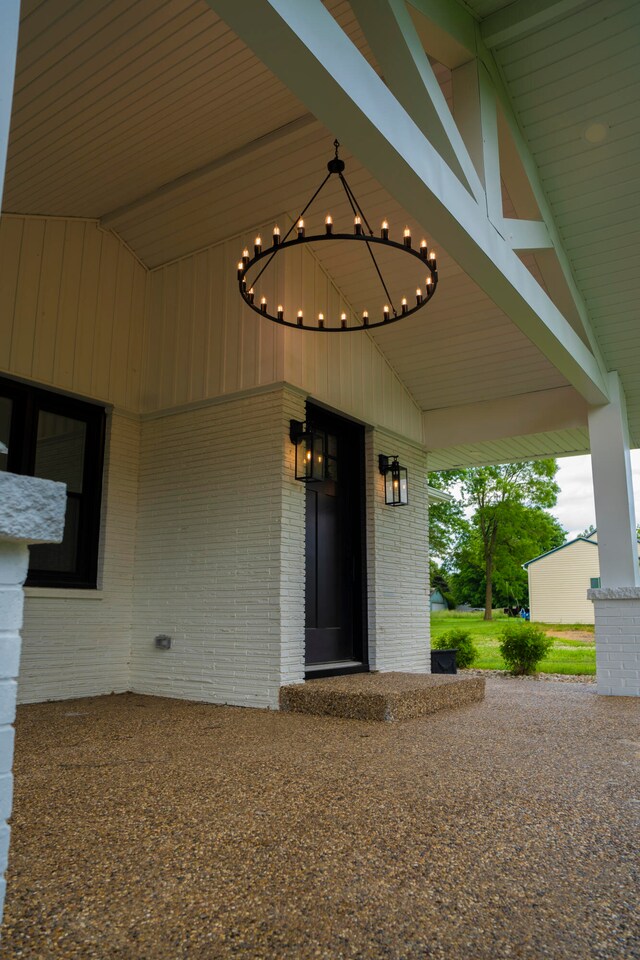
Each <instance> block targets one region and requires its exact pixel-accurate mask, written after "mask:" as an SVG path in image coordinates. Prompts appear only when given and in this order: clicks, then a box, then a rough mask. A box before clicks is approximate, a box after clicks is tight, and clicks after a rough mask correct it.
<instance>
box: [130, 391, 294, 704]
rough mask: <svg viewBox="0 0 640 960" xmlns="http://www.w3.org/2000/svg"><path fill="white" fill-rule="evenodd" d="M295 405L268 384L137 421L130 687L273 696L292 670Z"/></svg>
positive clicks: (245, 697) (255, 698)
mask: <svg viewBox="0 0 640 960" xmlns="http://www.w3.org/2000/svg"><path fill="white" fill-rule="evenodd" d="M299 413H300V403H296V401H295V395H291V396H290V395H287V394H286V393H285V391H283V390H282V389H278V390H276V391H273V392H269V393H263V394H259V395H253V396H247V397H245V398H241V399H238V400H232V401H229V402H226V403H219V404H214V405H212V406H207V407H203V408H200V409H197V410H191V411H188V412H184V413H177V414H175V415H172V416H166V417H161V418H159V419H153V420H149V421H146V422H144V423H143V427H142V445H141V461H140V506H139V517H138V542H137V550H136V574H135V588H134V628H133V645H132V654H131V688H132V689H133V690H136V691H139V692H144V693H154V694H160V695H163V696H171V697H185V698H188V699H194V700H207V701H212V702H216V703H232V704H239V705H246V706H256V707H257V706H259V707H277V703H278V691H279V688H280V684H281V682H282V680H283V676H282V670H283V663H284V664H285V667H284V669H285V677H284V679H285V680H294V679H299V678H300V673H301V669H302V663H301V649H302V646H301V644H302V637H303V628H304V621H303V608H302V609H301V608H300V606H299V598H300V588H299V584H298V582H297V581H298V580H300V579H302V577H303V572H302V571H303V563H304V544H303V541H302V537H303V536H304V532H303V531H304V523H303V522H302V520H303V513H302V509H303V500H302V496H303V493H304V491H303V490H302V489H298V488H301V484H297V483H296V482H295V480H294V479H293V460H292V452H291V449H290V448H291V444H290V443H289V441H288V436H287V435H288V426H289V423H288V421H289V417H290V416H295V415H299ZM285 451H286V453H285ZM301 558H302V563H301ZM159 633H165V634H169V635H170V636H171V637H172V646H171V649H170V650H166V651H163V650H158V649H156V647H155V645H154V637H155V636H156V635H157V634H159Z"/></svg>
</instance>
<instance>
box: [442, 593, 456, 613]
mask: <svg viewBox="0 0 640 960" xmlns="http://www.w3.org/2000/svg"><path fill="white" fill-rule="evenodd" d="M442 596H443V598H444V602H445V603H446V605H447V610H455V608H456V607H457V603H456V598H455V597H454V595H453V594H452V593H443V594H442Z"/></svg>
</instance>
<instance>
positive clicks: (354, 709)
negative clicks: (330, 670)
mask: <svg viewBox="0 0 640 960" xmlns="http://www.w3.org/2000/svg"><path fill="white" fill-rule="evenodd" d="M483 699H484V677H462V676H457V675H454V676H449V675H443V674H437V675H432V674H427V673H356V674H352V675H350V676H344V677H327V678H323V679H320V680H307V681H306V683H298V684H292V685H291V686H287V687H281V688H280V709H281V710H285V711H288V712H290V713H312V714H318V715H324V716H330V717H344V718H346V719H349V720H386V721H392V720H415V719H416V718H418V717H425V716H427V715H428V714H430V713H435V712H436V710H448V709H451V708H453V707H461V706H464V705H466V704H468V703H475V702H476V701H479V700H483Z"/></svg>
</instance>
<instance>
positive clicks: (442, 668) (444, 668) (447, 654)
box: [431, 650, 458, 673]
mask: <svg viewBox="0 0 640 960" xmlns="http://www.w3.org/2000/svg"><path fill="white" fill-rule="evenodd" d="M457 652H458V651H457V650H432V651H431V673H457V672H458V668H457V667H456V654H457Z"/></svg>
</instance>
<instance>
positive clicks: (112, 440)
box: [18, 415, 140, 703]
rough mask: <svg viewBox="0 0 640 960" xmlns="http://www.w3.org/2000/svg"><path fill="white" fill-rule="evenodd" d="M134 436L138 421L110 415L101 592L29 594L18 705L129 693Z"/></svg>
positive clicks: (135, 479)
mask: <svg viewBox="0 0 640 960" xmlns="http://www.w3.org/2000/svg"><path fill="white" fill-rule="evenodd" d="M139 431H140V427H139V424H138V422H137V420H131V419H128V418H126V417H122V416H118V415H114V416H112V417H111V420H110V425H109V435H108V438H107V450H106V462H105V473H104V488H103V510H102V531H101V537H100V543H101V559H100V572H99V584H100V586H101V589H100V590H99V591H85V590H76V591H68V590H59V591H52V590H38V589H33V590H28V591H27V594H28V595H27V599H26V602H25V612H24V628H23V631H22V661H21V664H20V679H19V685H18V699H19V701H20V702H22V703H30V702H35V701H40V700H50V699H55V700H63V699H67V698H71V697H87V696H94V695H96V694H102V693H111V692H116V693H120V692H122V691H125V690H128V689H129V652H130V646H131V619H132V593H133V560H134V547H135V535H136V515H137V497H138V445H139ZM52 594H54V595H52Z"/></svg>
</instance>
